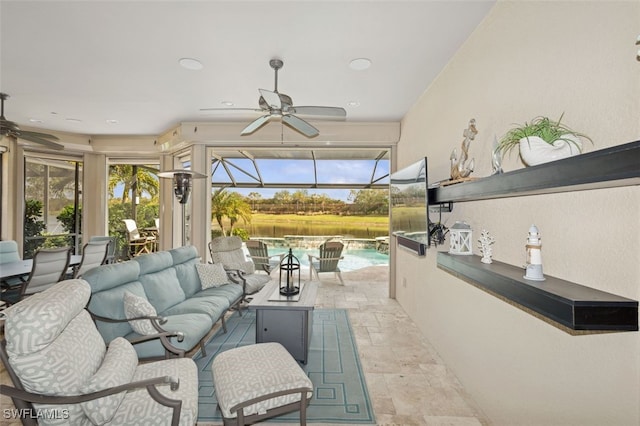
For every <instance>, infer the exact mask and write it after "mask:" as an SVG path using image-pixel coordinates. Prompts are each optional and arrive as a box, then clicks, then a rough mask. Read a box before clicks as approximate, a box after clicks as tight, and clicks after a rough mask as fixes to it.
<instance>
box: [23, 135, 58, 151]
mask: <svg viewBox="0 0 640 426" xmlns="http://www.w3.org/2000/svg"><path fill="white" fill-rule="evenodd" d="M13 136H15V137H16V138H18V139H24V140H26V141H29V142H35V143H37V144H40V145H44V146H46V147H48V148H53V149H64V145H61V144H59V143H55V142H51V141H50V140H47V139H43V138H41V137H39V136H35V135H33V134H32V132H15V133H13ZM56 139H57V138H56Z"/></svg>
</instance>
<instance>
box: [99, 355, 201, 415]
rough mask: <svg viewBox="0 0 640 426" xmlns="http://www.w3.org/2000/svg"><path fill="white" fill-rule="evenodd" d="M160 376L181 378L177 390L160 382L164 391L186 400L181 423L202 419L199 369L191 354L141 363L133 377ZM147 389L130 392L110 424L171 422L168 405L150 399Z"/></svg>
mask: <svg viewBox="0 0 640 426" xmlns="http://www.w3.org/2000/svg"><path fill="white" fill-rule="evenodd" d="M158 376H169V377H174V378H180V387H179V388H178V389H177V390H176V391H172V390H171V389H169V385H163V386H158V390H159V391H160V393H161V394H163V395H165V396H167V397H169V398H171V399H180V400H182V411H181V412H180V425H195V424H196V421H197V420H198V369H197V367H196V364H195V362H193V360H192V359H190V358H173V359H168V360H163V361H157V362H151V363H148V364H140V365H138V368H137V369H136V372H135V374H134V375H133V380H144V379H150V378H152V377H158ZM149 399H150V398H149V395H148V394H147V391H146V390H145V389H138V390H135V391H129V392H127V395H126V396H125V397H124V400H123V401H122V404H120V408H119V409H118V412H117V413H116V415H115V416H114V417H113V419H112V420H111V422H109V423H107V424H108V425H110V426H121V425H161V426H164V425H168V424H169V419H170V415H171V414H170V413H171V411H170V410H169V408H168V407H165V406H163V405H160V404H158V403H156V402H154V401H150V400H149Z"/></svg>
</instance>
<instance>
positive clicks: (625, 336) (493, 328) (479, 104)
mask: <svg viewBox="0 0 640 426" xmlns="http://www.w3.org/2000/svg"><path fill="white" fill-rule="evenodd" d="M639 22H640V2H638V1H633V2H631V1H628V2H610V1H598V2H549V1H541V2H525V1H517V2H516V1H512V2H499V3H498V4H497V5H496V6H495V7H494V9H493V10H492V11H491V13H490V15H489V16H488V17H487V18H486V19H485V21H484V22H483V23H482V24H481V25H480V26H479V27H478V28H477V30H476V31H475V32H474V34H473V35H472V36H471V37H470V39H469V40H468V41H467V42H466V43H465V45H464V46H463V47H462V48H461V49H460V50H459V52H458V53H457V54H456V56H455V58H454V59H453V60H452V61H451V62H450V63H449V64H448V66H447V68H446V69H445V70H444V71H443V72H442V73H441V75H440V76H439V77H438V79H437V80H436V81H435V82H434V83H433V84H432V85H431V86H430V87H429V88H428V89H427V91H426V92H425V93H424V94H423V96H422V97H421V98H420V100H419V101H418V102H417V104H416V105H415V106H414V107H413V108H412V110H411V112H410V113H409V114H408V115H407V116H406V117H405V119H404V120H403V123H402V138H401V141H400V143H399V145H398V147H399V149H398V157H397V158H398V167H399V168H402V167H403V166H405V165H408V164H410V163H412V162H414V161H417V159H419V158H420V157H422V156H427V157H428V158H429V179H430V181H435V180H440V179H445V178H447V177H448V173H449V171H448V169H449V161H448V158H449V154H450V152H451V150H452V149H453V148H454V147H456V148H458V151H459V150H460V142H461V140H462V131H463V130H464V129H465V128H466V126H467V122H468V120H469V119H470V118H475V119H476V120H477V127H478V130H479V133H478V135H477V137H476V140H475V141H474V142H472V145H471V156H473V157H475V158H476V164H477V166H476V172H475V173H474V176H476V177H481V176H485V175H487V174H490V171H491V163H490V151H491V144H492V141H493V138H494V135H495V136H497V137H498V138H499V137H500V136H501V135H502V134H504V133H505V131H506V130H507V129H508V128H509V126H510V125H511V124H513V123H521V122H523V121H527V120H530V119H531V118H533V117H535V116H538V115H548V116H550V117H553V118H557V117H559V116H560V114H562V113H563V112H564V114H565V115H564V119H563V120H564V121H565V123H566V124H568V125H569V126H570V127H572V128H574V129H576V130H580V131H582V132H584V133H586V134H588V135H589V136H591V137H592V139H593V140H594V142H595V144H594V146H588V147H587V148H588V150H594V149H601V148H605V147H609V146H613V145H619V144H623V143H626V142H631V141H634V140H638V139H640V136H639V135H640V62H638V61H637V60H636V51H637V47H636V46H635V44H634V43H635V40H636V37H637V36H638V32H639V31H640V27H639V26H638V23H639ZM520 167H523V166H522V164H520V163H519V161H518V160H517V159H516V158H515V156H512V158H510V159H507V160H506V161H505V164H504V168H505V170H506V171H509V170H514V169H516V168H520ZM639 207H640V187H638V186H634V187H623V188H612V189H601V190H591V191H581V192H574V193H563V194H550V195H540V196H529V197H517V198H508V199H499V200H489V201H479V202H468V203H458V204H456V205H455V207H454V211H453V212H452V213H451V214H447V215H445V216H444V217H443V219H446V220H448V225H449V226H450V225H452V224H453V223H454V221H455V220H463V219H464V220H466V221H467V222H468V223H470V224H471V225H472V227H473V229H474V235H475V237H474V239H477V237H478V236H479V233H480V231H481V230H482V229H483V228H484V229H487V230H489V231H490V232H491V233H492V234H493V235H494V236H495V238H496V240H497V242H496V244H495V246H494V258H495V259H497V260H500V261H503V262H507V263H510V264H513V265H522V264H523V263H524V243H525V239H526V234H527V230H528V228H529V226H530V225H531V224H532V223H535V224H536V225H537V226H538V227H539V228H540V230H541V233H542V241H543V262H544V272H545V274H548V275H552V276H556V277H559V278H563V279H566V280H569V281H574V282H577V283H580V284H583V285H586V286H589V287H594V288H598V289H601V290H604V291H608V292H611V293H615V294H619V295H622V296H626V297H629V298H632V299H635V300H638V299H640V262H639V259H640V208H639ZM446 248H448V244H447V245H446V246H445V247H443V248H442V249H446ZM477 253H478V251H477V249H476V254H477ZM396 262H397V264H396V265H397V268H396V275H395V278H396V283H397V298H398V300H399V302H400V303H401V304H402V306H403V307H404V308H405V309H406V310H407V312H408V313H409V314H410V315H411V316H412V318H414V320H416V322H417V323H418V324H419V326H420V327H421V329H422V330H423V331H424V332H425V334H426V335H427V336H428V338H429V339H430V340H431V341H432V342H433V344H434V345H435V346H436V348H437V350H438V351H439V353H440V354H441V355H442V357H443V358H444V360H445V361H446V362H447V364H448V365H450V366H451V368H453V370H454V371H455V373H456V374H457V376H458V377H459V379H460V380H461V382H462V383H463V384H464V386H465V387H466V389H467V390H468V391H470V392H471V393H472V395H473V397H474V398H475V399H476V401H477V402H478V403H479V405H480V406H481V408H482V409H483V410H484V411H485V414H486V415H487V416H488V417H489V418H490V419H491V421H492V423H493V424H495V425H525V424H527V425H528V424H530V425H603V424H608V425H632V424H633V425H637V424H640V333H638V332H627V333H608V334H592V335H587V336H571V335H569V334H567V333H564V332H563V331H561V330H559V329H557V328H555V327H553V326H551V325H549V324H547V323H546V322H543V321H541V320H540V319H537V318H535V317H533V316H531V315H529V314H527V313H525V312H523V311H522V310H520V309H517V308H515V307H513V306H511V305H509V304H507V303H505V302H503V301H501V300H499V299H497V298H495V297H493V296H490V295H489V294H487V293H485V292H483V291H481V290H478V289H477V288H475V287H473V286H471V285H469V284H467V283H465V282H463V281H461V280H458V279H456V278H454V277H453V276H451V275H449V274H447V273H445V272H444V271H442V270H440V269H437V267H436V256H435V250H430V252H429V253H428V255H427V256H426V257H424V258H418V257H415V256H413V255H411V254H409V253H407V252H405V251H402V250H398V251H397V256H396ZM403 279H404V280H405V281H406V285H403Z"/></svg>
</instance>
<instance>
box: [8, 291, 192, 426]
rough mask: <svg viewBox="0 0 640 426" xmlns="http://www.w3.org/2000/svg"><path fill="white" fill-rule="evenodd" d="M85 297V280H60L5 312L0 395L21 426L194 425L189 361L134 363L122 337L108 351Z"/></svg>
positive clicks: (135, 361) (111, 344) (134, 358)
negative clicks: (4, 377)
mask: <svg viewBox="0 0 640 426" xmlns="http://www.w3.org/2000/svg"><path fill="white" fill-rule="evenodd" d="M90 296H91V288H90V287H89V284H87V282H86V281H84V280H79V279H73V280H66V281H62V282H60V283H58V284H56V285H55V286H53V287H50V288H49V289H47V290H45V291H43V292H41V293H38V294H37V295H34V296H32V297H29V298H27V299H25V300H23V301H21V302H20V303H18V304H16V305H14V306H11V307H9V308H7V309H6V310H5V315H6V319H5V331H4V335H5V338H6V341H5V340H3V341H2V342H0V359H2V362H3V364H4V365H5V367H6V370H7V373H8V376H9V378H10V379H11V382H12V383H13V386H9V385H4V384H3V385H0V393H2V394H3V395H6V396H9V397H11V399H12V400H13V403H14V405H15V407H16V409H17V410H16V411H15V413H16V415H18V416H21V419H20V420H21V421H22V423H23V424H24V425H50V424H68V425H72V424H74V425H79V424H83V425H90V424H109V425H134V424H149V425H151V424H158V425H159V424H165V425H166V424H169V423H170V424H171V425H172V426H177V425H178V424H179V425H183V426H186V425H194V424H195V423H196V420H197V417H198V414H197V413H198V376H197V368H196V364H195V362H194V361H193V360H192V359H190V358H173V359H167V360H162V361H158V362H151V363H144V364H139V363H138V357H137V355H136V352H135V350H134V349H133V347H132V346H131V343H129V342H128V341H127V340H126V339H124V338H122V337H119V338H117V339H115V340H113V341H112V342H111V343H110V344H109V347H108V348H107V347H106V345H105V343H104V340H103V339H102V337H101V336H100V333H99V332H98V330H97V328H96V325H95V324H94V322H93V320H92V319H91V316H90V315H89V313H88V312H87V311H86V309H85V306H86V304H87V302H88V301H89V297H90ZM36 413H38V414H39V415H38V416H36V415H35V414H36Z"/></svg>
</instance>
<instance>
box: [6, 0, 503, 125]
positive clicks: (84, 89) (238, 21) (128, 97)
mask: <svg viewBox="0 0 640 426" xmlns="http://www.w3.org/2000/svg"><path fill="white" fill-rule="evenodd" d="M494 3H495V0H487V1H484V0H467V1H464V0H442V1H433V0H431V1H429V0H423V1H418V0H416V1H401V0H396V1H393V0H388V1H374V0H368V1H366V0H365V1H355V0H351V1H302V0H300V1H272V0H262V1H238V0H235V1H214V0H209V1H206V0H205V1H202V0H201V1H177V0H176V1H151V0H145V1H97V0H85V1H56V0H48V1H23V0H18V1H11V0H0V48H1V50H0V91H2V92H4V93H8V94H9V95H10V96H11V97H10V98H9V100H8V101H7V102H6V104H5V117H6V118H7V119H8V120H11V121H14V122H16V123H18V124H19V125H20V126H23V127H36V128H42V129H49V130H57V131H68V132H73V133H81V134H88V135H101V134H112V135H120V134H123V135H124V134H127V135H157V134H160V133H162V132H165V131H166V130H168V129H170V128H172V127H174V126H176V125H178V123H180V122H184V121H200V122H204V121H246V122H247V123H248V122H249V121H251V120H252V119H254V118H257V117H258V115H259V114H258V113H252V112H248V113H246V112H243V113H239V112H233V113H228V112H227V113H221V112H216V113H208V114H204V113H203V112H201V111H200V109H201V108H209V107H223V105H222V102H224V101H232V102H233V103H234V104H235V106H236V107H250V108H253V107H257V104H258V98H259V94H258V88H264V89H268V90H273V88H274V87H273V85H274V74H273V70H272V69H271V68H270V67H269V64H268V63H269V60H270V59H271V58H280V59H282V60H283V61H284V68H283V69H282V70H281V71H280V72H279V84H278V89H279V91H280V92H281V93H285V94H288V95H289V96H291V97H292V98H293V101H294V105H298V106H300V105H323V106H341V107H343V108H345V109H346V110H347V121H354V122H358V121H359V122H361V121H399V120H400V119H401V118H402V117H403V116H404V115H405V114H406V112H407V111H408V110H409V109H410V108H411V106H412V105H413V104H414V103H415V102H416V101H417V99H418V97H419V96H420V95H421V94H422V93H423V92H424V91H425V90H426V89H427V87H428V86H429V84H430V83H431V82H432V81H433V79H434V78H435V77H437V75H438V74H439V73H440V71H441V70H442V69H443V67H444V66H445V65H446V64H447V62H448V61H449V60H450V58H451V57H452V55H453V54H454V53H455V52H456V50H457V49H458V48H459V47H460V46H461V45H462V44H463V43H464V41H465V40H466V39H467V38H468V37H469V35H470V34H471V32H472V31H473V30H474V29H475V28H476V26H477V25H478V24H479V23H480V21H481V20H482V19H483V18H484V17H485V16H486V14H487V13H488V12H489V10H490V9H491V7H492V6H493V4H494ZM184 57H188V58H195V59H198V60H199V61H201V62H202V64H203V65H204V68H203V69H202V70H200V71H191V70H187V69H184V68H182V67H181V66H180V65H179V64H178V60H179V59H180V58H184ZM362 57H366V58H369V59H370V60H371V61H372V65H371V67H370V68H369V69H367V70H364V71H354V70H352V69H351V68H350V67H349V62H350V61H351V60H352V59H355V58H362ZM351 101H355V102H358V103H359V104H360V105H359V106H358V107H351V106H349V102H351ZM30 119H37V120H41V122H39V123H38V122H36V123H34V122H30ZM107 120H116V121H117V123H115V124H114V123H111V124H110V123H108V122H107ZM320 132H321V133H322V129H321V128H320Z"/></svg>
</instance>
